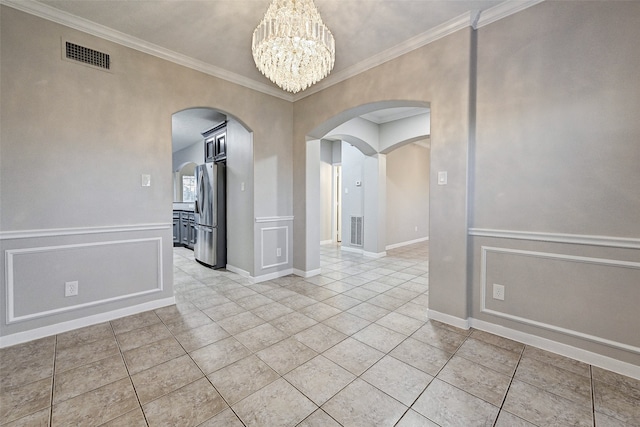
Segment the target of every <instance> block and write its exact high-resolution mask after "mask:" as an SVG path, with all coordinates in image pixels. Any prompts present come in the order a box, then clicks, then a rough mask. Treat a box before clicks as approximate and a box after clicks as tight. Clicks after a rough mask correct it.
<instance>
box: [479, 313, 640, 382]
mask: <svg viewBox="0 0 640 427" xmlns="http://www.w3.org/2000/svg"><path fill="white" fill-rule="evenodd" d="M470 320H471V327H473V328H475V329H479V330H481V331H485V332H490V333H492V334H494V335H499V336H501V337H504V338H509V339H511V340H514V341H518V342H521V343H523V344H526V345H531V346H533V347H538V348H541V349H543V350H547V351H550V352H552V353H556V354H560V355H562V356H566V357H570V358H571V359H575V360H579V361H580V362H584V363H588V364H589V365H593V366H597V367H599V368H602V369H607V370H609V371H613V372H617V373H619V374H622V375H626V376H628V377H632V378H636V379H639V380H640V366H638V365H633V364H631V363H627V362H623V361H620V360H617V359H614V358H612V357H608V356H603V355H602V354H598V353H594V352H592V351H588V350H584V349H581V348H577V347H574V346H571V345H567V344H563V343H559V342H557V341H553V340H550V339H548V338H542V337H539V336H537V335H533V334H529V333H526V332H521V331H518V330H515V329H511V328H507V327H505V326H502V325H496V324H495V323H490V322H485V321H484V320H478V319H474V318H470Z"/></svg>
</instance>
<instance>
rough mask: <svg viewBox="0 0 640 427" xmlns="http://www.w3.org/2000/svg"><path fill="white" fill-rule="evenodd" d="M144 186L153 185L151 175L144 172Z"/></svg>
mask: <svg viewBox="0 0 640 427" xmlns="http://www.w3.org/2000/svg"><path fill="white" fill-rule="evenodd" d="M142 186H143V187H151V175H149V174H142Z"/></svg>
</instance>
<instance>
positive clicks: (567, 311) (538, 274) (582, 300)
mask: <svg viewBox="0 0 640 427" xmlns="http://www.w3.org/2000/svg"><path fill="white" fill-rule="evenodd" d="M548 249H551V248H548ZM548 249H547V250H531V249H515V248H509V247H501V246H495V245H493V246H489V245H481V246H480V260H479V261H480V272H479V274H480V283H479V285H480V295H479V296H480V300H479V301H478V303H479V304H478V305H479V308H480V312H481V313H483V314H485V315H490V316H495V317H498V318H502V319H507V320H510V321H515V322H518V323H521V324H525V325H529V326H533V327H536V328H542V329H546V330H549V331H553V332H559V333H562V334H565V335H569V336H572V337H575V338H579V339H582V340H587V341H590V342H594V343H598V344H603V345H606V346H609V347H614V348H617V349H620V350H624V351H628V352H632V353H636V354H640V334H638V333H637V331H636V333H630V330H631V329H636V328H637V325H638V310H637V302H638V301H640V262H636V261H630V260H628V259H627V260H625V259H614V258H609V257H605V256H603V257H598V256H582V255H576V254H573V253H564V252H562V253H561V252H554V251H551V250H548ZM556 249H566V247H564V246H563V247H557V248H556ZM494 284H498V285H502V286H504V290H505V292H504V301H501V300H498V299H494V298H493V286H494ZM633 301H635V303H632V302H633ZM633 305H635V308H633V307H632V306H633ZM474 306H476V307H477V305H475V304H474ZM634 325H635V326H634ZM630 328H631V329H630Z"/></svg>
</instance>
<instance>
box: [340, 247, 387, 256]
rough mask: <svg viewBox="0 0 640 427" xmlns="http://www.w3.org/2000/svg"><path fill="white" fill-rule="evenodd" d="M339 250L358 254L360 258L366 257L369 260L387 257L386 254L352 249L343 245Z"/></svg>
mask: <svg viewBox="0 0 640 427" xmlns="http://www.w3.org/2000/svg"><path fill="white" fill-rule="evenodd" d="M340 250H342V251H345V252H351V253H354V254H360V255H362V256H366V257H369V258H383V257H385V256H387V252H367V251H365V250H364V249H359V248H352V247H351V246H344V245H341V246H340Z"/></svg>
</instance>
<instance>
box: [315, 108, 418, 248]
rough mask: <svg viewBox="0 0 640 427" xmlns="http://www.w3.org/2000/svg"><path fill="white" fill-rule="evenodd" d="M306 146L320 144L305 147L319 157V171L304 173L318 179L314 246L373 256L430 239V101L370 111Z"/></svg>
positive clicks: (340, 125) (343, 123)
mask: <svg viewBox="0 0 640 427" xmlns="http://www.w3.org/2000/svg"><path fill="white" fill-rule="evenodd" d="M377 105H378V106H379V107H385V106H386V105H384V104H383V105H379V104H377ZM369 107H370V106H369ZM361 108H362V107H359V108H358V110H360V111H361ZM308 143H310V144H319V145H320V147H319V149H318V148H313V149H311V150H307V151H308V153H318V152H319V157H320V158H319V159H318V161H319V162H320V168H319V169H320V176H319V177H308V178H309V179H316V180H317V179H319V180H320V185H319V187H320V195H319V197H318V199H319V206H318V208H319V211H320V214H319V219H320V221H317V222H318V223H319V224H320V230H318V231H317V232H319V241H320V244H328V243H332V244H334V245H338V246H339V247H340V249H341V250H343V251H350V252H358V253H361V254H364V255H366V256H370V257H376V258H377V257H382V256H384V255H385V254H386V250H387V249H395V248H399V247H402V246H406V245H410V244H413V243H417V242H421V241H425V240H428V235H429V175H430V173H429V164H430V111H429V107H428V104H420V105H412V106H404V107H398V106H397V104H394V106H393V107H390V108H379V109H376V110H372V111H370V112H369V113H366V114H361V115H359V116H355V117H353V118H351V119H347V120H345V121H343V122H342V123H340V124H338V125H337V126H335V127H334V128H332V129H328V130H327V131H326V133H325V134H324V135H322V136H321V138H320V139H319V140H315V141H313V140H312V141H309V142H308ZM308 155H309V154H308ZM312 155H313V154H312ZM326 170H329V171H330V172H329V173H327V172H326ZM329 193H330V194H331V198H330V202H327V194H329ZM308 197H313V196H312V195H311V196H309V195H308ZM308 225H309V226H311V227H313V224H308ZM354 227H356V229H355V230H354V229H353V228H354ZM359 227H361V228H359ZM353 235H355V236H356V239H355V240H354V239H352V238H351V237H353Z"/></svg>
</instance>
